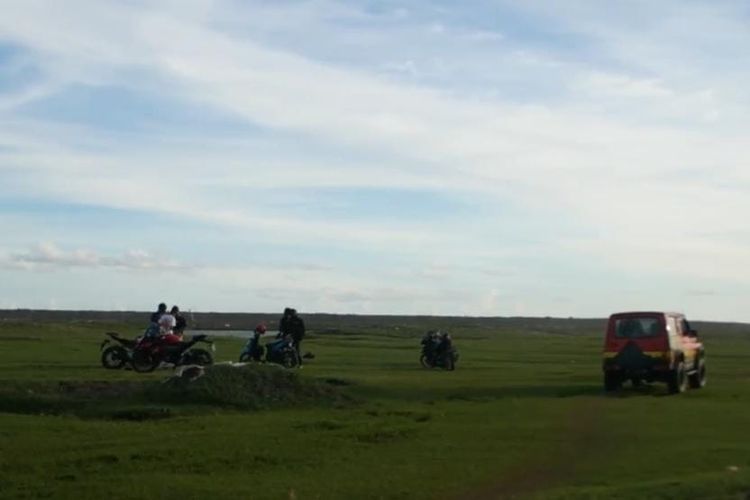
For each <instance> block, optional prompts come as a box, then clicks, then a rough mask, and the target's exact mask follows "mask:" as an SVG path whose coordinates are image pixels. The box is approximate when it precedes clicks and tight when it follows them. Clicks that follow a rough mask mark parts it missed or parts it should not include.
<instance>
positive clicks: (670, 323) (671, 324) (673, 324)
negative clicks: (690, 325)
mask: <svg viewBox="0 0 750 500" xmlns="http://www.w3.org/2000/svg"><path fill="white" fill-rule="evenodd" d="M667 329H668V330H669V334H670V335H682V333H681V332H680V330H679V328H678V326H677V321H676V320H675V319H674V317H673V316H669V317H668V318H667Z"/></svg>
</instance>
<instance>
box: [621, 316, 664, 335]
mask: <svg viewBox="0 0 750 500" xmlns="http://www.w3.org/2000/svg"><path fill="white" fill-rule="evenodd" d="M661 331H662V326H661V323H660V322H659V318H656V317H653V316H646V317H643V318H618V319H616V320H615V337H617V338H621V339H638V338H642V337H654V336H656V335H659V333H661Z"/></svg>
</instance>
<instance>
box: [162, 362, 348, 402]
mask: <svg viewBox="0 0 750 500" xmlns="http://www.w3.org/2000/svg"><path fill="white" fill-rule="evenodd" d="M148 394H149V397H150V399H152V400H153V401H158V402H159V403H172V404H198V405H213V406H217V405H218V406H226V407H233V408H239V409H259V408H266V407H271V406H287V405H297V404H311V403H337V402H343V401H345V400H346V399H347V398H346V396H345V395H344V394H343V393H342V392H341V390H340V389H339V388H337V387H334V386H333V385H332V384H327V383H325V382H324V381H319V380H315V379H306V378H303V377H301V376H300V375H299V373H297V372H296V371H292V370H284V369H282V368H280V367H277V366H273V365H271V366H268V365H245V366H240V367H237V366H224V365H217V366H212V367H209V368H207V369H206V370H205V373H204V375H203V376H201V377H199V378H196V379H194V380H191V379H188V378H182V377H174V378H171V379H169V380H167V381H166V382H164V383H162V384H159V386H158V387H153V388H152V389H151V390H150V391H149V393H148Z"/></svg>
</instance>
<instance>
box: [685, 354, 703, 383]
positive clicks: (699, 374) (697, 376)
mask: <svg viewBox="0 0 750 500" xmlns="http://www.w3.org/2000/svg"><path fill="white" fill-rule="evenodd" d="M688 383H689V384H690V388H691V389H700V388H701V387H706V360H705V359H702V358H701V359H700V360H699V361H698V368H696V370H695V372H694V373H692V374H691V375H690V376H688Z"/></svg>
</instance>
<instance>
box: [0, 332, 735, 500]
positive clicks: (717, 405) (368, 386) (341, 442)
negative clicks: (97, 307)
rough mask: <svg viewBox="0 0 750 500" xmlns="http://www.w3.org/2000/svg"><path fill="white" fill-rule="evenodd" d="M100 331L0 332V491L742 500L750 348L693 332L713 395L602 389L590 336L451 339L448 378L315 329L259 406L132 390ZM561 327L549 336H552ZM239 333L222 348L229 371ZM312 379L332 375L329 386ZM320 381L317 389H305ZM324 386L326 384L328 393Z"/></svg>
mask: <svg viewBox="0 0 750 500" xmlns="http://www.w3.org/2000/svg"><path fill="white" fill-rule="evenodd" d="M109 329H117V330H120V331H122V332H123V333H127V334H131V335H134V334H135V333H137V332H138V330H139V329H138V328H133V327H127V326H125V325H102V324H54V325H33V324H28V323H26V324H20V323H19V324H9V323H5V324H0V359H1V360H2V361H0V471H2V472H1V473H0V498H3V499H10V498H34V499H36V498H107V499H113V500H114V499H126V498H127V499H136V498H137V499H144V498H164V499H171V498H174V499H188V498H202V499H205V498H243V499H245V498H252V499H293V498H296V499H316V498H319V499H378V498H385V499H391V498H403V499H428V498H429V499H433V498H439V499H482V498H633V499H644V498H664V499H666V498H674V499H683V498H728V499H730V498H731V499H742V498H746V496H747V495H748V493H749V492H750V439H749V436H750V398H749V396H750V365H749V364H748V354H747V353H748V352H750V335H747V334H746V333H744V332H743V331H742V329H737V328H734V329H732V330H731V331H729V330H726V331H725V330H722V329H721V328H720V327H718V326H717V327H716V328H715V329H714V330H712V329H711V328H710V327H704V328H703V330H702V332H701V333H702V336H703V337H704V340H705V342H706V344H707V349H708V366H709V384H708V387H707V388H705V389H702V390H698V391H691V392H688V393H686V394H683V395H679V396H667V395H666V391H665V389H664V387H663V386H661V385H655V386H653V387H644V388H641V389H638V390H634V389H630V388H626V389H625V390H623V392H622V393H620V394H618V395H617V396H604V395H603V394H602V391H601V375H600V347H601V343H602V342H601V339H600V336H599V334H598V333H597V332H595V331H584V332H568V333H565V334H561V333H560V332H559V331H556V330H554V329H553V330H550V331H548V332H544V331H538V330H530V329H522V330H518V331H511V330H507V329H504V330H503V331H496V330H493V329H492V328H485V329H474V328H472V329H465V330H461V329H460V328H459V329H455V330H454V331H453V334H454V338H455V341H456V345H457V347H458V349H459V351H460V353H461V358H460V360H459V362H458V367H457V369H456V371H455V372H445V371H441V370H425V369H423V368H421V367H420V365H419V363H418V357H419V337H418V335H419V332H418V331H417V330H416V329H414V328H401V329H398V328H395V327H394V325H382V326H379V327H377V328H368V329H367V330H362V331H356V330H352V331H347V332H337V334H335V335H334V334H321V335H314V334H313V335H311V336H310V338H309V339H308V340H306V342H305V343H304V344H303V348H304V350H310V351H313V352H314V353H315V356H316V357H315V359H314V360H313V361H311V362H310V363H308V364H306V365H305V367H304V369H303V370H301V371H299V377H300V378H301V381H302V382H305V383H311V384H313V383H320V384H326V383H329V385H331V387H335V389H332V390H335V392H336V394H337V395H336V396H334V397H321V398H320V399H319V400H318V399H314V398H313V399H310V398H307V399H305V398H301V399H299V400H294V399H292V400H289V401H282V402H276V403H273V404H269V405H268V407H267V408H265V409H255V410H248V409H242V408H240V407H237V406H225V405H211V404H206V403H205V402H202V403H201V402H187V403H186V404H181V403H179V402H176V401H173V400H170V399H168V398H167V399H164V400H160V399H159V396H158V394H157V395H156V396H154V395H153V394H151V395H150V396H148V397H147V396H145V395H144V394H145V393H143V394H142V393H141V392H137V391H135V392H134V391H133V390H131V389H132V388H133V387H140V386H141V385H142V384H143V383H144V382H145V383H147V384H148V383H151V384H153V385H160V384H159V383H158V381H160V380H162V379H164V378H165V377H166V376H167V375H168V373H167V372H165V371H160V372H157V373H154V374H149V375H141V374H136V373H133V372H130V371H107V370H104V369H103V368H101V366H100V365H99V351H98V344H99V342H100V341H101V339H102V333H103V332H104V331H106V330H109ZM561 331H562V330H561ZM241 346H242V340H240V339H221V338H220V339H218V340H217V353H216V356H217V359H218V360H234V359H236V357H237V356H238V355H239V351H240V349H241ZM326 380H327V381H328V382H326ZM318 381H322V382H318ZM330 382H335V384H330Z"/></svg>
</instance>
